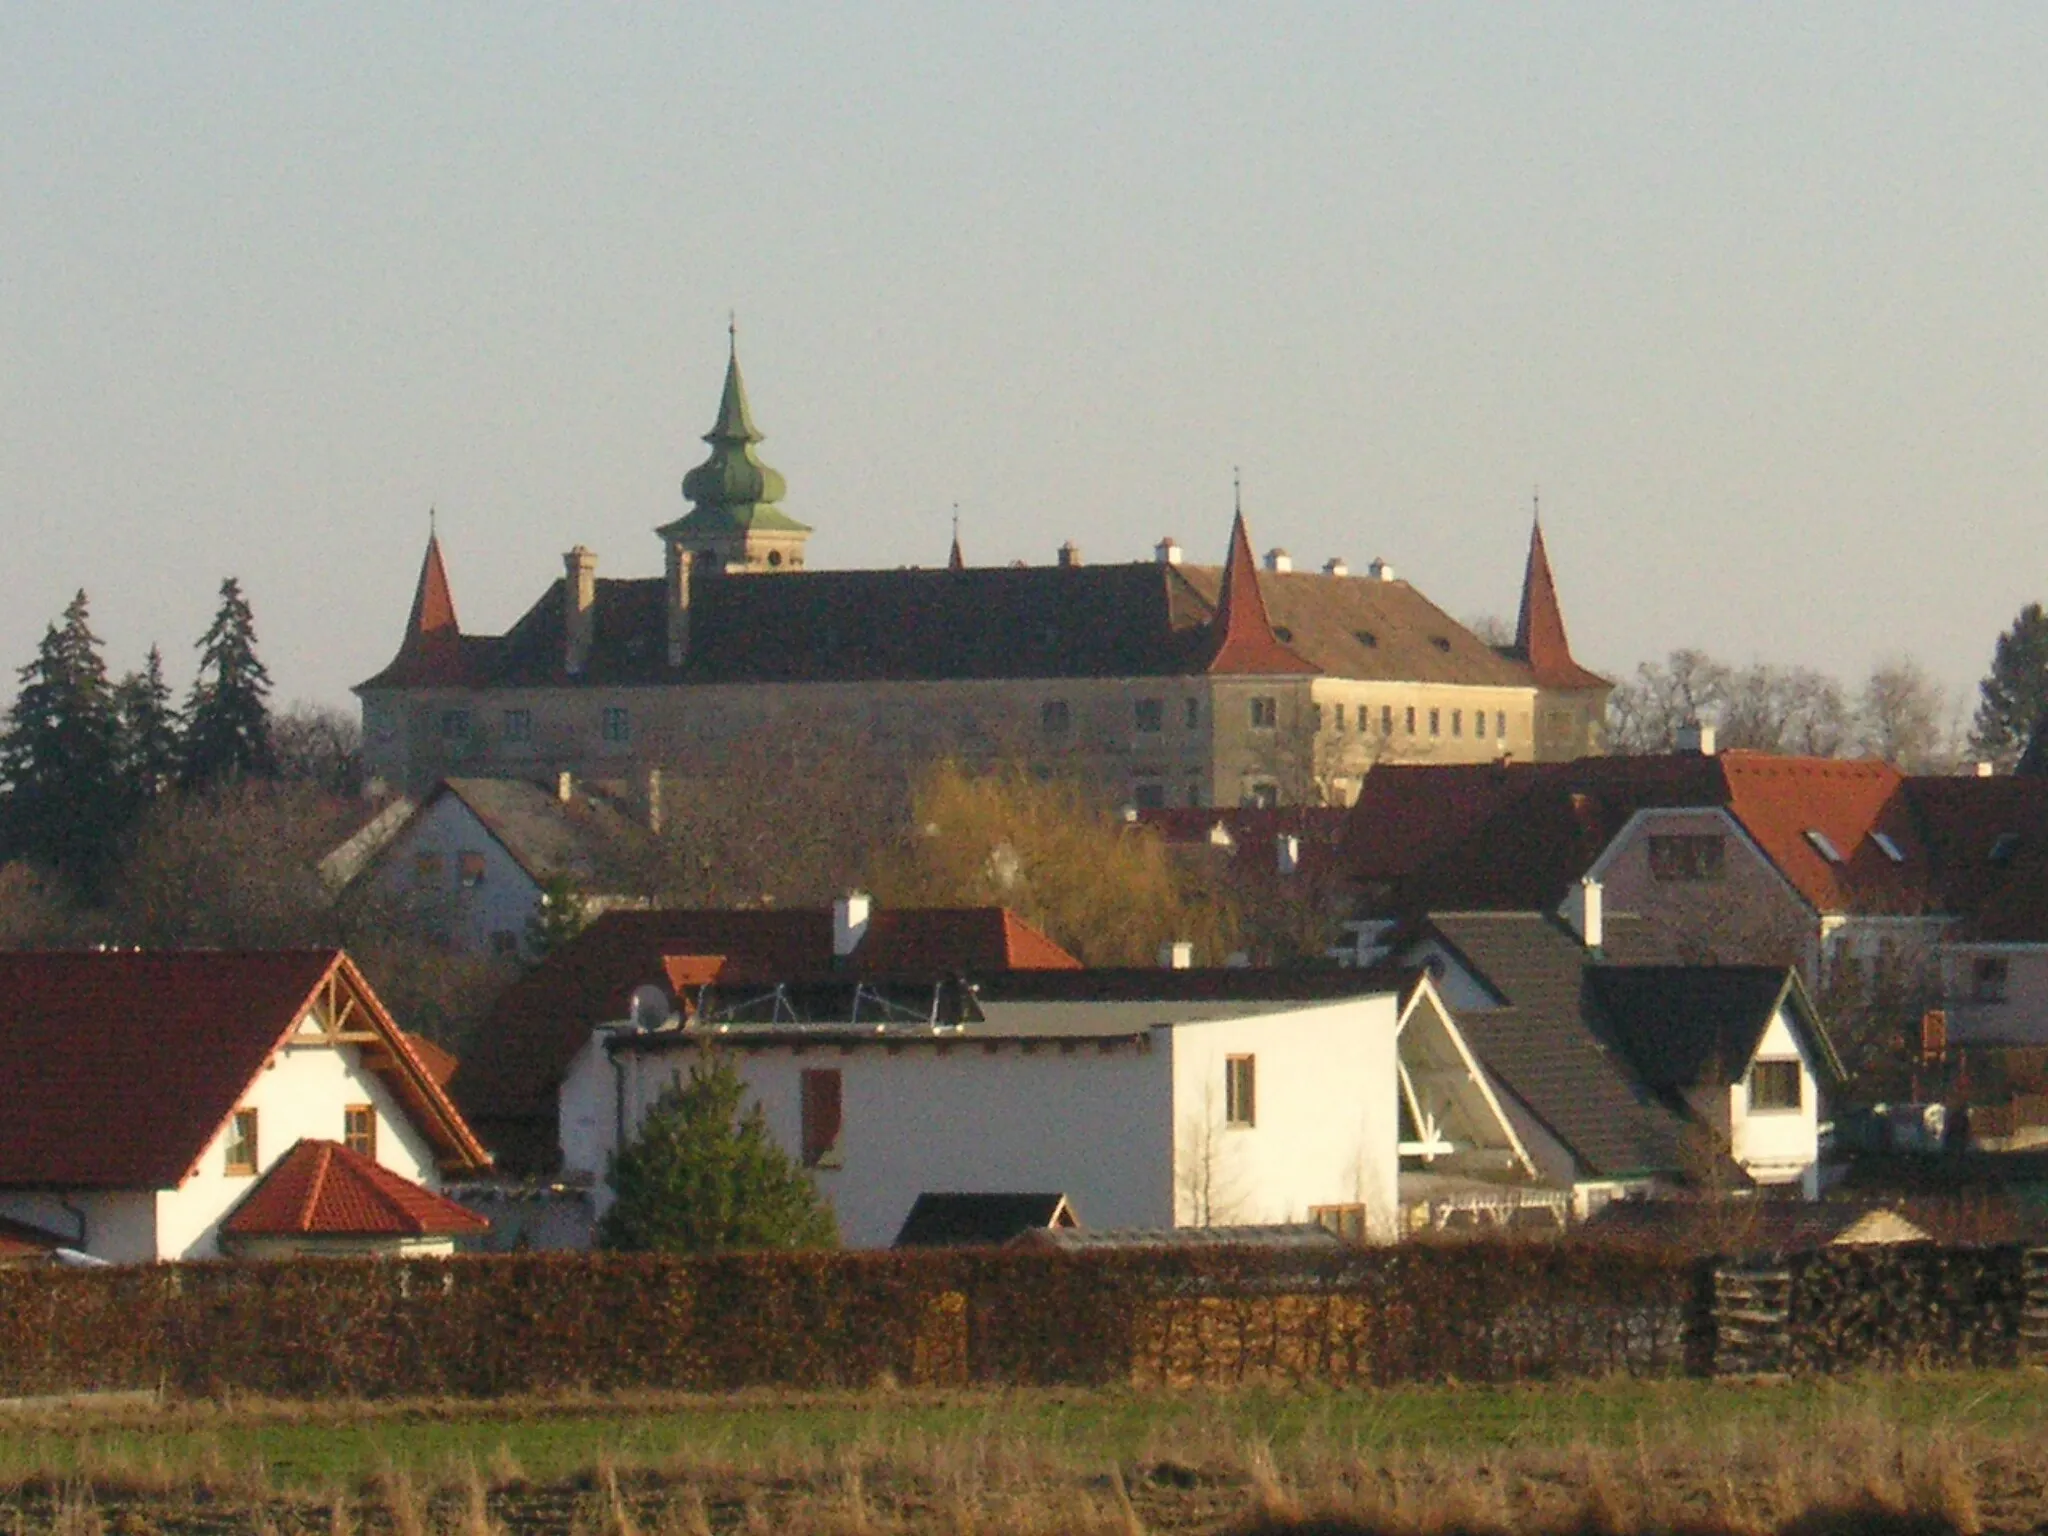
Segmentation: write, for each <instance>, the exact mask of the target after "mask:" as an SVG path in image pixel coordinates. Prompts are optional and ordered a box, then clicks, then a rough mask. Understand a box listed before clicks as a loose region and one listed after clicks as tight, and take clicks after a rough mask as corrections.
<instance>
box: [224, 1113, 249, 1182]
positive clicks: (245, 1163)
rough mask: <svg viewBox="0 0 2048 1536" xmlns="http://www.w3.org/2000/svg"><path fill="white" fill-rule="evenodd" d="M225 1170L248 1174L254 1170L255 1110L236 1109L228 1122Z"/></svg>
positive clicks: (232, 1172) (231, 1172)
mask: <svg viewBox="0 0 2048 1536" xmlns="http://www.w3.org/2000/svg"><path fill="white" fill-rule="evenodd" d="M227 1171H228V1172H229V1173H230V1174H249V1173H254V1172H255V1171H256V1111H255V1110H253V1109H238V1110H236V1111H235V1118H234V1119H233V1120H231V1121H229V1122H228V1155H227Z"/></svg>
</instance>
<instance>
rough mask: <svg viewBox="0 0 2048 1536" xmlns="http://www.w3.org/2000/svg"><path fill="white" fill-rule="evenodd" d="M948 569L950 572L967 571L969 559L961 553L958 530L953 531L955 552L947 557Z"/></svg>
mask: <svg viewBox="0 0 2048 1536" xmlns="http://www.w3.org/2000/svg"><path fill="white" fill-rule="evenodd" d="M946 569H947V570H949V571H964V570H966V569H967V557H966V556H965V555H963V554H961V553H960V531H959V530H958V529H957V528H956V529H954V530H953V552H952V553H951V554H950V555H948V556H946Z"/></svg>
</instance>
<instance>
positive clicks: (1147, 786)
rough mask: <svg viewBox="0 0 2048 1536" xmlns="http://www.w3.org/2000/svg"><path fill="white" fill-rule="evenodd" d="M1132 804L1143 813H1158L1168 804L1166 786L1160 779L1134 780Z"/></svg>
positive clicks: (1132, 784) (1132, 782)
mask: <svg viewBox="0 0 2048 1536" xmlns="http://www.w3.org/2000/svg"><path fill="white" fill-rule="evenodd" d="M1131 804H1133V805H1135V806H1136V807H1137V808H1138V809H1139V810H1141V811H1156V810H1158V809H1159V808H1160V807H1162V806H1163V805H1165V804H1166V785H1165V783H1164V781H1162V780H1160V779H1133V780H1132V781H1131Z"/></svg>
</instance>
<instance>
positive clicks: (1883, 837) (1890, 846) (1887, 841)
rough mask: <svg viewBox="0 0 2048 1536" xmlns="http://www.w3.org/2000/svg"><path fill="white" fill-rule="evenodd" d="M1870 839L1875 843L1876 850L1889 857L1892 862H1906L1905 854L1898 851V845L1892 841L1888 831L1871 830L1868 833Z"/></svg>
mask: <svg viewBox="0 0 2048 1536" xmlns="http://www.w3.org/2000/svg"><path fill="white" fill-rule="evenodd" d="M1870 840H1871V841H1872V842H1873V843H1875V844H1877V851H1878V852H1879V853H1881V854H1883V855H1884V856H1885V857H1886V858H1888V859H1890V860H1891V861H1892V862H1893V863H1894V864H1903V863H1905V862H1906V855H1905V854H1904V853H1903V852H1901V851H1900V849H1899V845H1898V844H1897V843H1895V842H1893V841H1892V836H1891V834H1890V833H1889V832H1873V833H1871V834H1870Z"/></svg>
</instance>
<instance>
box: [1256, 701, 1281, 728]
mask: <svg viewBox="0 0 2048 1536" xmlns="http://www.w3.org/2000/svg"><path fill="white" fill-rule="evenodd" d="M1251 710H1252V729H1253V730H1255V731H1270V730H1272V729H1273V727H1274V726H1276V725H1278V724H1279V723H1280V705H1279V702H1278V701H1277V700H1276V699H1274V697H1273V696H1272V695H1271V694H1267V693H1262V694H1259V695H1257V696H1256V697H1255V698H1253V700H1252V701H1251Z"/></svg>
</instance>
